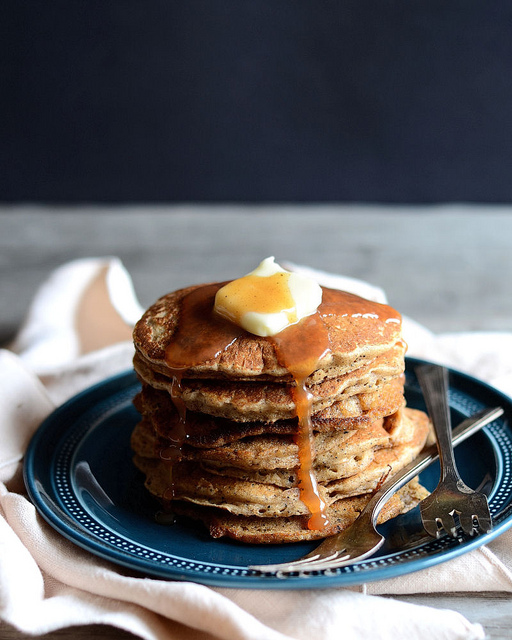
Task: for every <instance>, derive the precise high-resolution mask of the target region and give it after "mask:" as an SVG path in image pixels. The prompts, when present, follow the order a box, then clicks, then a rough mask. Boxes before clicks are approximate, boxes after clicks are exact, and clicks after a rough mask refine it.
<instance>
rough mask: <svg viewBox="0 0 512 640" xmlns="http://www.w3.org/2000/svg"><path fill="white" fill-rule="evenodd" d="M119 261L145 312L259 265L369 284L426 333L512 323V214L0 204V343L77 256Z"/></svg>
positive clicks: (502, 326)
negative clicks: (284, 263)
mask: <svg viewBox="0 0 512 640" xmlns="http://www.w3.org/2000/svg"><path fill="white" fill-rule="evenodd" d="M105 255H118V256H119V257H120V258H121V259H122V260H123V262H124V264H125V266H126V267H127V269H128V270H129V272H130V273H131V275H132V277H133V280H134V285H135V290H136V292H137V295H138V297H139V299H140V301H141V303H142V304H143V305H144V306H147V305H149V304H150V303H152V302H153V301H154V300H155V299H156V298H157V297H159V296H160V295H162V294H163V293H166V292H168V291H171V290H173V289H176V288H178V287H181V286H184V285H188V284H193V283H197V282H204V281H205V280H225V279H229V278H232V277H235V276H238V275H239V274H243V273H246V272H247V271H249V270H251V269H252V268H253V267H254V266H256V264H257V263H258V262H259V261H260V260H261V259H262V258H264V257H266V256H269V255H275V256H276V259H277V260H289V261H293V262H297V263H302V264H307V265H309V266H311V267H315V268H318V269H325V270H327V271H332V272H335V273H341V274H345V275H347V276H352V277H355V278H361V279H363V280H367V281H369V282H371V283H373V284H375V285H379V286H381V287H383V288H384V289H385V290H386V292H387V294H388V297H389V300H390V303H391V304H392V305H393V306H395V307H396V308H397V309H399V310H400V311H401V312H402V313H403V314H405V315H408V316H410V317H412V318H414V319H416V320H417V321H419V322H421V323H423V324H425V325H426V326H427V327H429V328H430V329H432V330H433V331H461V330H474V329H478V330H509V329H510V328H511V327H512V296H511V295H510V282H512V208H506V207H504V208H484V207H462V206H460V207H433V208H414V209H411V208H408V207H402V208H398V207H364V206H360V207H357V206H349V205H332V206H328V205H325V206H314V205H305V206H293V205H289V206H284V205H283V206H272V205H266V206H235V205H231V206H220V205H219V206H206V205H205V206H193V205H186V206H173V207H160V208H159V207H118V208H85V209H84V208H77V209H65V208H64V209H50V208H38V207H5V206H4V207H0V300H1V301H2V305H0V336H2V337H5V336H7V335H9V334H12V333H14V331H15V329H16V327H17V326H18V325H19V323H20V321H21V319H22V317H23V315H24V313H25V312H26V309H27V306H28V305H29V303H30V300H31V298H32V296H33V295H34V293H35V291H36V289H37V287H38V286H39V284H41V282H42V281H43V280H44V279H45V277H46V276H48V274H49V273H50V272H51V271H52V270H53V269H54V268H56V267H57V266H59V265H60V264H62V263H63V262H66V261H67V260H72V259H74V258H80V257H86V256H105Z"/></svg>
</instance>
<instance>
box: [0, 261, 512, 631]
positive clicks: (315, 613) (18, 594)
mask: <svg viewBox="0 0 512 640" xmlns="http://www.w3.org/2000/svg"><path fill="white" fill-rule="evenodd" d="M296 268H297V269H300V268H302V267H298V266H296ZM302 269H304V270H305V271H307V272H308V273H310V274H311V273H313V275H314V276H315V277H317V279H318V280H319V281H323V282H324V283H325V284H328V286H331V287H332V286H340V287H341V288H347V289H349V290H351V291H353V292H354V293H359V294H362V295H367V296H368V297H370V296H371V297H372V298H373V299H377V300H381V301H384V300H385V293H384V292H383V291H382V290H381V289H379V288H378V287H373V286H372V285H370V284H368V283H363V282H361V281H356V280H354V279H347V278H339V277H338V276H336V275H334V274H323V273H321V272H316V271H314V270H309V269H306V268H302ZM141 313H142V309H141V307H140V305H139V303H138V302H137V300H136V296H135V294H134V291H133V287H132V284H131V279H130V277H129V274H128V273H127V272H126V270H125V269H124V267H123V266H122V264H121V262H120V261H119V260H118V259H117V258H97V259H96V258H91V259H85V260H78V261H75V262H73V263H69V264H67V265H63V266H62V267H61V268H60V269H58V270H57V271H56V272H55V273H54V274H52V276H51V277H50V278H49V279H48V281H47V282H45V283H44V284H43V286H42V287H41V289H40V291H39V292H38V293H37V294H36V297H35V299H34V303H33V305H32V306H31V308H30V310H29V313H28V315H27V318H26V321H25V323H24V324H23V327H22V329H21V330H20V333H19V335H18V337H17V338H16V340H15V341H14V343H13V345H12V350H9V351H7V350H3V351H0V441H1V442H2V446H1V447H0V547H1V553H0V616H1V617H2V618H3V619H4V620H6V621H7V622H9V623H10V624H12V625H14V626H15V627H17V628H18V629H20V630H22V631H24V632H26V633H37V634H44V633H47V632H50V631H53V630H56V629H59V628H63V627H66V626H70V625H77V624H80V625H82V624H97V623H103V624H111V625H114V626H117V627H119V628H122V629H125V630H128V631H130V632H131V633H133V634H135V635H137V636H139V637H141V638H145V639H147V640H164V639H173V640H209V639H210V638H211V639H213V638H221V639H224V638H225V639H226V640H292V639H296V640H302V639H304V640H305V639H306V638H307V639H308V640H309V638H311V637H315V636H317V637H321V638H322V639H323V640H331V639H332V640H334V639H338V638H339V637H341V636H343V637H344V638H345V637H346V638H350V639H352V638H353V639H354V640H356V639H357V640H359V639H361V640H365V639H366V638H368V639H370V638H372V639H373V638H375V637H379V638H380V639H382V640H386V639H387V638H390V639H391V638H393V640H399V639H400V638H404V639H407V640H416V639H418V640H419V639H421V638H424V637H427V636H428V637H433V638H444V639H446V640H458V639H459V638H460V639H462V638H464V639H468V640H472V639H475V640H476V639H480V638H484V636H485V634H484V631H483V629H482V627H481V626H480V625H478V624H471V623H469V622H468V621H467V620H466V619H465V618H463V617H462V616H460V615H459V614H458V613H455V612H453V611H440V610H433V609H432V608H429V607H419V606H417V605H411V604H407V603H403V602H400V601H395V600H393V599H392V598H383V597H381V596H383V595H388V596H389V595H392V594H413V593H434V592H457V591H459V592H460V591H471V590H474V589H476V588H477V587H478V590H487V591H493V590H495V591H509V592H510V591H512V573H511V570H512V552H511V551H510V549H511V548H512V535H511V534H510V533H509V532H508V533H505V534H503V535H502V536H500V537H499V538H498V539H497V540H495V541H493V542H491V543H490V544H489V545H488V546H487V547H484V548H481V549H478V550H476V551H473V552H471V553H468V554H466V555H463V556H460V557H458V558H455V559H454V560H451V561H449V562H446V563H443V564H440V565H437V566H435V567H431V568H429V569H425V570H423V571H420V572H417V573H414V574H409V575H406V576H401V577H399V578H395V579H390V580H385V581H380V582H376V583H371V584H368V585H366V588H365V590H366V592H367V593H366V594H363V593H357V592H356V591H355V590H351V589H341V588H337V589H336V588H330V589H325V590H300V591H289V590H284V589H283V590H251V589H228V588H210V587H207V586H204V585H200V584H195V583H191V582H177V581H165V580H158V579H152V578H142V577H138V576H135V575H131V574H130V573H129V572H127V571H125V570H123V569H121V568H119V567H117V566H115V565H113V564H111V563H109V562H107V561H103V560H101V559H98V558H97V557H95V556H93V555H92V554H90V553H88V552H87V551H84V550H82V549H80V548H78V547H77V546H75V545H74V544H72V543H71V542H69V541H68V540H66V539H65V538H63V537H62V536H61V535H60V534H58V533H57V532H55V531H54V530H53V529H52V528H51V527H50V526H49V525H48V524H47V523H46V522H45V521H44V520H43V519H42V518H41V517H40V516H39V515H38V514H37V512H36V510H35V508H34V507H33V505H32V504H31V503H30V502H29V500H28V499H27V496H26V495H25V491H24V487H23V483H22V476H21V464H22V458H23V454H24V451H25V449H26V447H27V444H28V442H29V440H30V438H31V436H32V435H33V433H34V432H35V431H36V429H37V428H38V426H39V425H40V423H41V422H42V421H43V420H44V418H45V417H46V416H47V415H48V414H49V413H51V411H52V410H53V409H54V407H55V406H57V405H59V404H61V403H62V402H64V401H65V400H67V399H68V398H70V397H71V396H73V395H74V394H75V393H77V392H78V391H81V390H83V389H85V388H86V387H89V386H90V385H92V384H95V383H97V382H99V381H101V380H103V379H105V378H107V377H109V376H110V375H114V374H116V373H119V372H121V371H124V370H126V369H128V368H131V359H132V356H133V347H132V344H131V341H130V340H129V335H130V333H131V325H132V324H133V323H134V322H135V321H136V320H137V319H138V317H139V315H140V314H141ZM106 319H109V323H110V324H109V330H108V332H107V333H105V332H104V328H105V321H106ZM86 334H87V335H86ZM404 334H405V335H406V340H407V341H408V344H409V354H410V355H414V356H417V357H424V358H427V359H430V360H436V361H439V362H443V363H444V364H448V365H451V366H455V367H456V368H460V369H462V370H465V371H467V372H468V373H472V374H473V375H476V376H477V377H480V378H484V379H487V380H488V381H489V382H490V383H492V384H495V385H496V386H498V387H499V388H500V389H501V390H502V391H503V392H505V393H510V392H511V391H512V364H511V363H512V334H503V335H500V336H499V337H497V336H496V334H455V335H454V334H446V335H444V336H436V335H434V334H432V333H431V332H429V331H428V329H426V328H424V327H422V326H421V325H418V324H417V323H415V322H414V321H413V320H412V319H408V318H405V319H404ZM106 335H108V340H106V339H105V336H106ZM475 575H478V576H479V580H478V583H476V582H475V580H474V576H475ZM27 610H30V612H31V615H30V616H27V615H26V612H27Z"/></svg>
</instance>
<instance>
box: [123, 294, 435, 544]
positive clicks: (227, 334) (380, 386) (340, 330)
mask: <svg viewBox="0 0 512 640" xmlns="http://www.w3.org/2000/svg"><path fill="white" fill-rule="evenodd" d="M220 286H221V284H213V285H201V286H194V287H188V288H186V289H181V290H179V291H177V292H174V293H170V294H167V295H165V296H163V297H162V298H160V299H159V300H158V301H157V302H156V303H155V304H154V305H152V306H151V307H150V308H149V309H148V310H147V311H146V312H145V314H144V315H143V316H142V318H141V319H140V321H139V322H138V323H137V324H136V326H135V329H134V334H133V337H134V345H135V352H136V353H135V357H134V368H135V371H136V373H137V375H138V377H139V379H140V381H141V383H142V388H141V391H140V393H139V394H138V395H137V397H136V398H135V400H134V404H135V406H136V408H137V409H138V411H139V412H140V413H141V420H140V422H139V424H138V425H137V426H136V427H135V429H134V431H133V433H132V438H131V446H132V449H133V451H134V454H135V455H134V463H135V465H136V466H137V467H138V468H139V469H140V470H141V471H142V473H143V474H144V476H145V485H146V487H147V489H148V491H149V492H150V493H152V494H153V495H154V496H156V497H157V498H159V499H160V500H161V501H162V502H163V503H164V504H167V503H169V502H170V504H171V508H172V509H173V511H175V512H176V513H179V514H182V515H186V516H190V517H192V518H194V519H196V520H199V521H202V522H203V523H204V524H205V525H206V526H207V527H208V528H209V531H210V533H211V535H212V536H213V537H219V536H222V535H225V536H229V537H232V538H235V539H237V540H240V541H244V542H255V543H269V542H272V543H281V542H292V541H298V540H312V539H318V538H321V537H325V536H327V535H332V534H333V533H336V532H337V531H339V530H341V529H343V528H345V527H346V526H349V525H350V523H351V522H353V520H354V519H355V518H356V517H357V514H358V513H359V511H360V510H361V509H362V508H363V506H364V504H365V503H366V502H367V501H368V499H369V497H370V496H371V494H372V492H373V491H375V489H376V488H377V487H378V486H379V484H380V483H381V482H382V481H383V479H384V478H386V477H388V476H389V475H390V474H391V475H392V474H393V473H396V471H398V470H399V469H400V468H402V467H403V466H404V465H406V464H408V463H409V462H410V461H411V460H412V459H413V458H414V457H415V456H416V455H417V454H418V453H419V451H420V450H421V449H422V448H423V446H424V444H425V441H426V439H427V437H428V436H429V432H430V428H429V422H428V419H427V417H426V415H425V414H424V413H422V412H419V411H413V410H411V409H409V408H406V407H405V399H404V395H403V384H404V375H403V373H404V368H405V361H404V355H405V350H406V345H405V343H404V342H403V340H402V337H401V318H400V314H399V313H398V312H396V311H395V310H394V309H392V308H391V307H388V306H387V305H380V304H378V303H373V302H370V301H367V300H363V299H362V298H359V297H357V296H353V295H352V294H347V293H345V292H341V291H335V290H331V289H323V298H322V303H321V304H320V306H319V308H318V310H317V312H316V313H315V314H314V315H313V316H310V317H309V318H308V319H307V320H306V319H305V320H302V321H300V322H299V323H297V324H295V325H293V326H292V327H290V328H289V329H286V330H284V331H283V332H282V333H280V334H278V335H277V336H274V337H272V336H271V337H259V336H257V335H253V334H250V333H248V332H247V331H245V330H244V329H241V328H240V327H238V326H236V325H235V324H233V323H231V322H229V321H227V320H226V319H223V318H220V317H219V316H217V315H216V314H215V313H214V312H213V301H214V297H215V294H216V292H217V291H218V289H219V288H220ZM290 348H291V351H290ZM315 353H316V354H318V355H314V354H315ZM291 354H293V355H292V356H291ZM290 357H291V360H290ZM294 358H295V360H294ZM284 363H286V364H284ZM306 363H307V364H306ZM424 495H425V491H424V489H423V488H421V487H420V486H419V485H418V484H417V483H416V482H413V483H410V485H408V487H404V488H403V489H402V492H401V493H400V495H396V496H393V498H392V499H391V500H390V501H389V502H388V504H387V505H386V507H385V509H384V510H383V512H382V518H383V519H388V518H391V517H394V515H397V514H398V513H401V512H403V511H404V510H406V509H409V508H412V507H413V506H414V505H415V504H417V502H418V501H419V500H420V499H421V498H422V497H424ZM320 520H321V522H320Z"/></svg>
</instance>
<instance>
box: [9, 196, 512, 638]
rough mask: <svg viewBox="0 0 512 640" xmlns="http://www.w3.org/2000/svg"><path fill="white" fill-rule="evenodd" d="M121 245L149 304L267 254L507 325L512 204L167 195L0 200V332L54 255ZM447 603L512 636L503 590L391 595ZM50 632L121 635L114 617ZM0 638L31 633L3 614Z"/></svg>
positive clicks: (414, 312) (464, 325) (430, 309)
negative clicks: (199, 200) (106, 203)
mask: <svg viewBox="0 0 512 640" xmlns="http://www.w3.org/2000/svg"><path fill="white" fill-rule="evenodd" d="M105 255H117V256H119V257H120V258H121V259H122V261H123V263H124V264H125V266H126V267H127V269H128V271H129V272H130V273H131V275H132V277H133V281H134V286H135V290H136V293H137V295H138V297H139V299H140V301H141V303H142V304H143V305H144V306H146V305H148V304H150V303H151V302H153V301H154V300H155V299H156V298H157V297H158V296H159V295H161V294H162V293H165V292H167V291H170V290H172V289H175V288H177V287H180V286H183V285H186V284H190V283H194V282H202V281H205V280H222V279H227V278H230V277H233V276H234V275H238V274H242V273H245V272H247V271H249V270H250V269H252V268H253V267H254V266H256V264H257V263H258V262H259V261H260V260H261V259H262V258H264V257H266V256H269V255H275V256H276V259H277V260H278V261H279V260H281V261H282V260H288V261H293V262H296V263H302V264H307V265H309V266H311V267H315V268H318V269H325V270H328V271H332V272H336V273H343V274H344V275H348V276H352V277H355V278H362V279H364V280H367V281H369V282H371V283H373V284H375V285H379V286H381V287H382V288H384V289H385V290H386V292H387V294H388V298H389V301H390V303H391V304H392V305H393V306H395V307H396V308H398V309H399V310H400V311H401V312H402V313H403V314H405V315H408V316H410V317H412V318H414V319H415V320H417V321H419V322H421V323H423V324H425V325H426V326H427V327H429V328H430V329H431V330H433V331H435V332H445V331H464V330H503V331H510V330H512V295H511V293H512V291H511V287H512V285H511V283H512V208H507V207H501V208H500V207H498V208H497V207H494V208H485V207H476V208H475V207H467V206H462V205H460V206H451V207H432V208H428V207H427V208H414V209H412V208H407V207H401V208H397V207H366V206H338V205H332V206H331V205H325V206H313V205H308V206H294V205H287V206H272V205H266V206H238V205H231V206H220V205H219V206H214V207H213V206H206V205H205V206H195V205H186V206H175V207H119V208H79V209H66V208H61V209H57V210H55V209H51V208H38V207H5V206H4V207H3V208H2V207H0V272H1V273H0V275H1V277H0V300H1V301H2V304H1V305H0V342H3V343H6V342H7V341H8V340H9V338H10V337H11V336H12V335H13V334H14V333H15V331H16V328H17V327H18V326H19V324H20V322H21V321H22V318H23V315H24V313H25V311H26V308H27V306H28V304H29V302H30V300H31V298H32V296H33V295H34V293H35V291H36V289H37V286H38V285H39V284H40V283H41V282H42V281H43V279H44V278H45V277H46V276H47V275H48V274H49V273H50V272H51V270H52V269H54V268H55V267H57V266H58V265H59V264H61V263H63V262H65V261H67V260H71V259H74V258H79V257H86V256H105ZM396 599H399V600H402V601H406V602H412V603H416V604H425V605H428V606H432V607H435V608H450V609H453V610H456V611H459V612H461V613H462V614H463V615H465V616H466V617H467V618H468V619H469V620H471V621H474V622H480V623H481V624H483V625H484V628H485V629H486V632H487V634H488V637H489V638H491V639H492V640H502V639H503V640H504V639H505V638H511V637H512V631H511V629H512V596H510V595H508V594H504V593H492V594H489V593H478V594H457V595H451V594H435V595H413V596H404V597H396ZM45 637H46V638H48V639H50V638H52V639H53V638H59V639H60V640H71V639H73V640H79V639H81V638H84V639H85V638H98V639H100V640H107V639H108V640H114V639H115V640H120V639H124V638H128V637H132V636H130V634H128V633H126V632H123V631H119V630H117V629H114V628H111V627H103V626H98V625H96V626H94V627H77V628H73V629H64V630H61V631H57V632H54V633H51V634H49V635H47V636H45ZM0 638H5V639H12V640H21V639H22V638H28V636H25V635H24V634H22V633H19V632H18V631H16V630H15V629H12V628H11V627H10V626H9V625H7V624H5V623H3V622H0Z"/></svg>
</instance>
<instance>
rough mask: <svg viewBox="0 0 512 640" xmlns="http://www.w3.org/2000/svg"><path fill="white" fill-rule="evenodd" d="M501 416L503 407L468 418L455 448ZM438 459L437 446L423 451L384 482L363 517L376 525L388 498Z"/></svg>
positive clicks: (457, 432) (457, 433) (458, 429)
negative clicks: (368, 514) (369, 514)
mask: <svg viewBox="0 0 512 640" xmlns="http://www.w3.org/2000/svg"><path fill="white" fill-rule="evenodd" d="M501 415H503V409H502V408H501V407H495V408H493V409H482V410H481V411H479V412H478V413H475V414H474V415H472V416H470V417H469V418H466V419H465V420H464V421H463V422H461V423H460V424H459V425H458V426H457V427H456V428H455V429H454V430H453V434H452V443H453V446H456V445H458V444H460V443H461V442H463V441H464V440H466V439H467V438H469V437H470V436H472V435H473V434H474V433H476V432H477V431H479V430H480V429H481V428H482V427H484V426H485V425H486V424H489V423H490V422H493V420H496V419H497V418H499V417H500V416H501ZM438 458H439V454H438V451H437V446H436V445H435V444H433V445H430V447H427V448H425V449H423V451H422V452H421V453H420V454H419V455H418V456H417V457H416V458H415V459H414V460H413V461H412V462H410V463H409V464H408V465H406V466H405V467H403V468H402V469H400V471H398V473H396V474H395V475H393V476H392V477H391V478H390V479H389V480H387V481H386V482H384V484H383V485H382V486H381V488H380V489H378V490H377V491H376V492H375V493H374V494H373V496H372V497H371V498H370V500H369V501H368V503H367V504H366V506H365V508H364V509H363V511H362V512H361V515H363V513H364V514H366V513H371V518H372V521H373V522H374V523H375V522H376V521H377V517H378V515H379V513H380V510H381V508H382V507H383V506H384V504H385V503H386V501H387V500H388V498H389V497H390V496H391V495H392V494H393V493H394V492H395V491H397V490H398V489H400V487H403V485H404V484H407V482H409V480H412V479H413V478H414V477H415V476H417V475H418V474H419V473H421V472H422V471H423V469H426V468H427V467H428V466H429V465H430V464H431V463H432V462H434V461H435V460H437V459H438Z"/></svg>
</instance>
